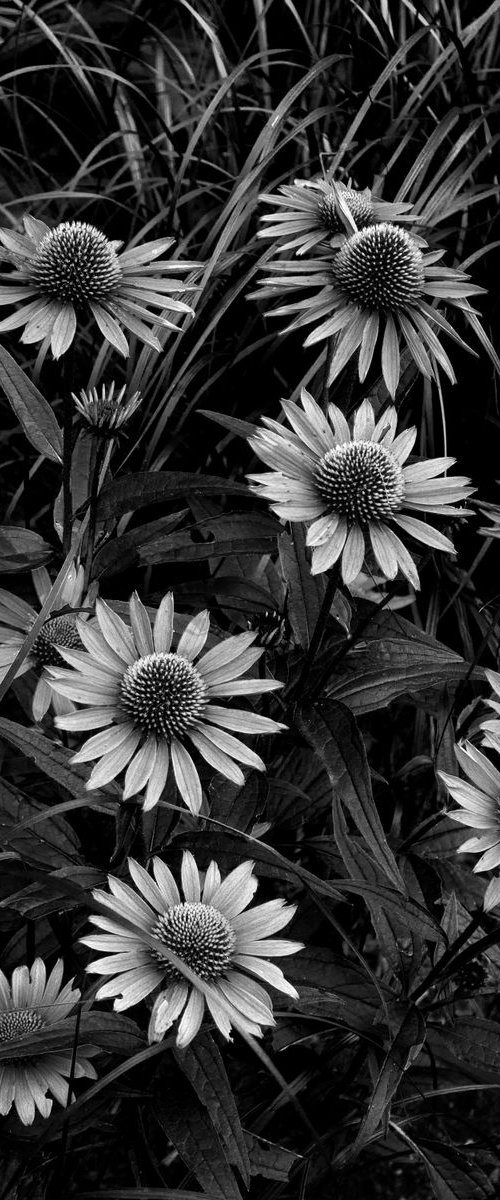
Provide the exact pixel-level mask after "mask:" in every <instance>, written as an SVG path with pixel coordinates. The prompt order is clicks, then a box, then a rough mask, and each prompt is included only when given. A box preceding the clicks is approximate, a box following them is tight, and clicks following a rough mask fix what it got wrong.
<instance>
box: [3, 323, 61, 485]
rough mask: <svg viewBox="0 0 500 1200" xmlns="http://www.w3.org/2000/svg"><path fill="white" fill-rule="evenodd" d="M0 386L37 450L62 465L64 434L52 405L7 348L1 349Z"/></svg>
mask: <svg viewBox="0 0 500 1200" xmlns="http://www.w3.org/2000/svg"><path fill="white" fill-rule="evenodd" d="M0 387H1V388H3V390H4V392H5V395H6V397H7V400H8V401H9V404H10V406H11V408H12V409H13V411H14V412H15V414H16V417H17V419H18V421H19V423H20V425H21V426H22V428H23V430H24V433H25V434H26V437H27V439H28V441H29V442H31V445H32V446H34V448H35V450H38V451H39V453H40V454H43V455H44V457H45V458H49V459H50V460H51V462H56V463H62V433H61V430H60V428H59V425H58V423H57V421H56V418H55V416H54V413H53V411H52V409H51V407H50V404H48V403H47V401H46V400H45V399H44V397H43V396H42V393H41V392H39V391H38V388H37V387H35V384H34V383H32V382H31V379H29V378H28V376H27V375H26V373H25V372H24V371H23V369H22V367H20V366H19V364H18V363H17V362H16V360H15V359H14V358H12V355H11V354H9V353H8V351H7V350H6V349H5V347H4V346H0Z"/></svg>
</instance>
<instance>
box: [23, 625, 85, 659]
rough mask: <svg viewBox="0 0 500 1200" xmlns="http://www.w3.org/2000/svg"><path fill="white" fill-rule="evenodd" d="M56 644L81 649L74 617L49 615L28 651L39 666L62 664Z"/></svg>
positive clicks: (71, 648) (69, 648)
mask: <svg viewBox="0 0 500 1200" xmlns="http://www.w3.org/2000/svg"><path fill="white" fill-rule="evenodd" d="M58 646H64V647H65V648H66V649H68V650H81V649H82V643H81V641H80V637H79V634H78V631H77V628H76V625H75V618H74V617H71V616H68V617H67V616H62V617H50V619H49V620H48V621H45V623H44V624H43V625H42V628H41V630H40V633H39V634H38V636H37V637H36V638H35V641H34V642H33V645H32V647H31V651H30V653H31V655H32V656H33V658H36V661H37V663H38V665H39V666H40V667H57V666H61V665H62V666H64V665H65V663H64V659H63V658H61V655H60V654H59V653H58V651H57V647H58Z"/></svg>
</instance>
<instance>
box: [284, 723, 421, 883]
mask: <svg viewBox="0 0 500 1200" xmlns="http://www.w3.org/2000/svg"><path fill="white" fill-rule="evenodd" d="M294 721H295V724H296V725H297V728H298V730H299V732H300V733H301V734H302V736H303V737H304V738H305V739H306V741H307V742H309V745H310V746H312V747H313V749H314V751H315V753H316V754H317V755H318V758H319V760H320V762H321V763H322V764H323V766H324V768H325V770H326V772H327V774H328V778H329V780H330V783H331V786H332V790H333V793H334V798H338V800H339V801H341V802H342V804H343V805H344V806H345V808H346V809H347V811H348V812H349V814H350V816H351V818H352V820H353V821H354V823H355V825H356V827H357V829H359V832H360V833H361V834H362V836H363V837H364V839H365V842H366V844H367V846H368V847H369V849H370V850H371V852H372V854H373V856H374V858H375V861H376V863H377V865H378V866H379V867H380V869H381V871H383V873H384V874H385V875H386V876H387V878H388V879H390V881H391V883H392V884H393V885H394V887H396V888H400V889H401V891H404V890H405V887H404V883H403V880H402V878H401V874H400V871H399V868H398V866H397V863H396V860H395V858H394V855H393V853H392V850H391V849H390V847H389V846H388V844H387V839H386V836H385V833H384V830H383V828H382V824H381V821H380V818H379V815H378V812H377V809H376V807H375V801H374V799H373V794H372V789H371V781H370V770H369V767H368V760H367V757H366V750H365V747H364V742H363V739H362V737H361V734H360V732H359V729H358V726H357V724H356V721H355V720H354V717H353V715H352V712H350V711H349V709H348V708H346V707H345V705H343V704H338V703H337V704H335V703H333V702H331V701H330V702H328V701H325V702H322V703H319V704H318V705H317V706H316V707H314V706H313V705H307V706H298V707H297V709H296V711H295V714H294Z"/></svg>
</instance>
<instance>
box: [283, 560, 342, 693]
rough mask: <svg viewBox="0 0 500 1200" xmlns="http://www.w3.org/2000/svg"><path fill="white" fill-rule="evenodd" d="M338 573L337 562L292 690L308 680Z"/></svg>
mask: <svg viewBox="0 0 500 1200" xmlns="http://www.w3.org/2000/svg"><path fill="white" fill-rule="evenodd" d="M339 574H340V564H339V563H337V564H336V566H335V567H333V569H332V573H331V575H330V577H329V579H328V583H327V585H326V591H325V594H324V597H323V603H322V605H321V608H320V610H319V614H318V620H317V621H316V625H315V627H314V631H313V635H312V638H311V641H310V643H309V649H308V651H307V654H306V657H305V659H304V662H303V664H302V670H301V672H300V675H299V678H298V680H297V683H296V684H295V686H294V691H297V692H300V691H301V690H303V689H304V687H305V684H306V681H307V680H308V678H309V675H310V673H311V668H312V667H313V665H314V659H315V657H316V654H317V652H318V650H319V648H320V646H321V643H322V641H323V634H324V632H325V629H326V625H327V622H328V617H329V615H330V609H331V607H332V603H333V598H334V596H335V592H336V590H337V585H338V581H339Z"/></svg>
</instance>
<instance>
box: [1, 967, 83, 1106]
mask: <svg viewBox="0 0 500 1200" xmlns="http://www.w3.org/2000/svg"><path fill="white" fill-rule="evenodd" d="M62 977H63V962H62V959H59V960H58V961H57V963H56V965H55V967H54V969H53V971H51V973H50V975H49V977H48V978H47V972H46V970H45V964H44V962H43V960H42V959H41V958H36V959H35V961H34V963H33V966H32V967H31V969H28V967H16V969H15V971H14V972H13V974H12V979H11V982H10V984H9V981H8V979H7V978H6V976H5V975H4V973H3V971H0V1113H1V1114H2V1116H3V1117H5V1116H7V1113H9V1112H10V1110H11V1108H12V1105H15V1108H16V1111H17V1114H18V1116H19V1118H20V1120H21V1121H22V1123H23V1125H31V1124H32V1123H33V1121H34V1119H35V1112H36V1110H37V1109H38V1112H39V1113H40V1114H41V1116H42V1117H48V1116H49V1115H50V1112H51V1109H52V1100H51V1099H49V1097H48V1095H47V1092H51V1094H52V1096H54V1097H55V1099H56V1100H58V1101H59V1104H62V1105H63V1107H66V1105H67V1104H68V1100H69V1085H68V1079H69V1077H70V1076H71V1063H72V1057H73V1040H74V1024H73V1022H66V1018H67V1017H68V1015H69V1013H70V1012H71V1011H72V1009H73V1008H74V1007H75V1004H77V1003H78V1001H79V999H80V992H79V990H78V989H77V988H73V987H72V982H73V981H72V980H71V981H70V983H66V984H65V985H64V987H61V984H62ZM65 1024H66V1032H67V1036H66V1039H65V1036H64V1035H65ZM49 1029H50V1031H51V1032H52V1031H54V1032H56V1033H60V1034H61V1038H60V1043H59V1048H58V1049H54V1048H52V1049H51V1050H50V1051H47V1050H46V1051H44V1050H43V1049H42V1050H40V1047H39V1045H38V1046H37V1042H38V1043H39V1041H40V1034H41V1032H42V1031H48V1030H49ZM11 1043H12V1056H11V1055H10V1050H11ZM91 1049H92V1048H91V1047H85V1054H89V1053H90V1052H91ZM83 1076H87V1078H89V1079H96V1078H97V1076H96V1073H95V1070H94V1068H93V1066H92V1065H91V1063H90V1062H89V1061H88V1059H87V1058H85V1057H83V1056H82V1054H81V1053H80V1052H78V1054H77V1057H76V1062H75V1068H74V1077H75V1078H76V1079H81V1078H82V1077H83Z"/></svg>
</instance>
